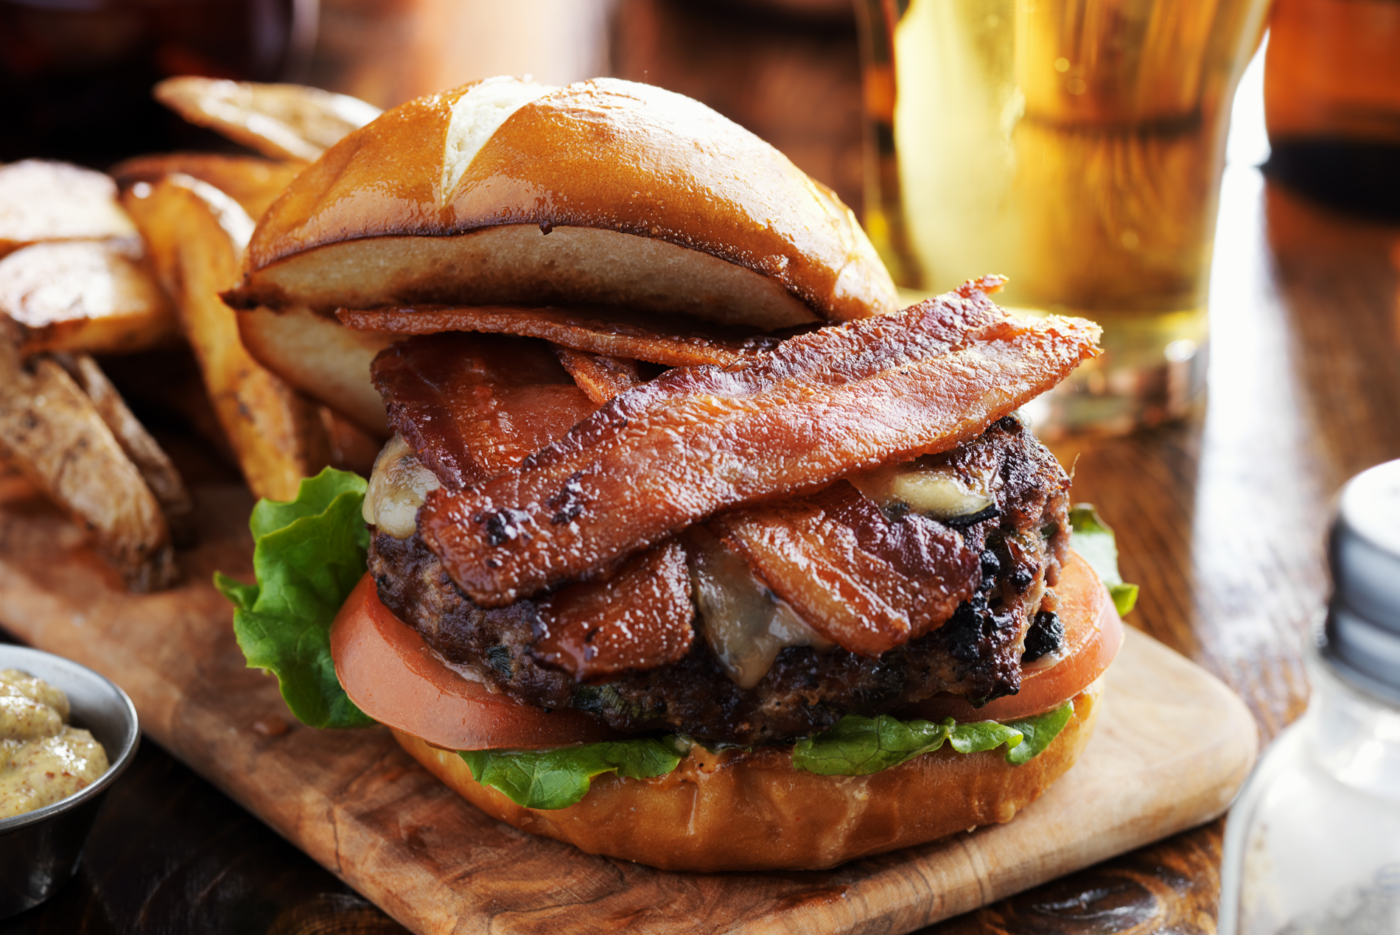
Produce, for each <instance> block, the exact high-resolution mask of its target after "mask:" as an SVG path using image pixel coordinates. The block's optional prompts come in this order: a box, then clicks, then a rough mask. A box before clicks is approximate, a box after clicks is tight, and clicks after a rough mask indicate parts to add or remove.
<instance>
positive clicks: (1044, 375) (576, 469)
mask: <svg viewBox="0 0 1400 935" xmlns="http://www.w3.org/2000/svg"><path fill="white" fill-rule="evenodd" d="M989 285H992V286H994V285H995V283H991V284H988V283H979V284H969V285H967V286H964V287H963V288H962V289H960V290H959V291H958V292H956V293H949V294H947V295H944V296H940V297H938V298H936V299H931V300H928V301H925V302H922V303H920V304H918V305H915V306H912V307H910V308H908V309H906V310H904V311H903V312H899V313H896V314H893V315H888V316H883V317H878V318H871V319H865V320H862V321H857V322H853V323H850V324H846V325H842V326H839V327H831V328H826V329H823V330H821V331H817V332H813V333H810V334H805V335H801V336H799V337H795V338H791V339H789V340H787V341H784V342H783V343H782V344H781V345H780V346H779V347H778V348H777V349H776V350H775V351H774V352H773V353H772V354H771V355H768V356H766V357H764V358H762V359H760V360H759V361H757V362H754V363H751V364H747V365H744V366H741V367H735V368H731V369H721V368H718V367H693V368H678V369H676V370H672V371H669V372H667V373H665V374H663V375H662V376H661V377H659V378H657V379H656V380H653V381H652V382H650V383H647V384H645V385H643V386H640V387H637V388H636V389H633V390H631V391H629V392H627V393H624V394H622V395H620V396H618V397H617V398H615V399H614V400H613V401H612V402H610V403H608V404H607V405H606V406H604V407H603V408H602V409H600V410H599V411H597V412H596V413H594V414H593V415H592V416H590V417H589V418H587V419H585V420H584V421H583V422H581V423H580V424H579V425H577V426H576V427H575V428H574V429H573V430H572V431H570V432H569V433H568V434H567V435H566V436H564V437H563V438H561V439H560V440H558V441H557V442H555V443H553V444H551V445H549V446H548V447H546V448H544V449H543V450H541V451H540V452H538V453H537V454H535V455H532V456H531V457H529V458H527V459H526V460H525V461H524V462H522V463H521V464H520V465H519V466H517V467H515V468H513V469H511V470H509V471H507V472H505V473H503V474H501V475H499V476H497V477H495V478H493V479H491V480H488V481H484V482H482V483H479V484H476V485H475V486H471V487H467V488H465V489H461V490H457V491H448V490H438V491H434V492H433V493H432V494H430V495H429V497H428V500H427V502H426V504H425V505H424V507H423V509H422V511H421V513H420V514H419V530H420V534H421V535H422V536H423V539H424V541H425V542H426V543H427V545H428V546H429V548H431V549H432V550H433V551H434V552H435V553H436V554H437V555H439V556H440V557H441V558H442V561H443V565H444V567H445V568H446V570H447V572H448V574H449V575H450V576H451V577H452V579H453V581H455V582H456V583H457V585H458V586H460V587H461V588H462V589H463V590H464V591H465V592H466V593H467V594H468V595H469V596H470V597H471V598H472V600H474V601H476V602H477V603H478V604H480V605H482V606H486V607H500V606H504V605H507V604H510V603H512V602H514V601H515V600H517V599H519V598H521V597H525V596H529V595H532V594H535V593H537V592H539V591H541V590H544V589H546V588H552V587H556V586H558V585H561V584H564V583H565V582H568V581H572V580H575V579H579V578H585V577H591V576H605V575H606V574H607V573H608V572H610V571H611V570H613V569H614V568H616V567H617V566H618V564H619V562H621V561H622V560H623V559H624V558H626V557H627V556H628V555H630V554H631V553H633V552H636V551H638V550H639V549H642V548H645V547H647V546H650V545H652V544H654V543H657V542H660V541H661V540H662V539H664V538H665V537H666V536H668V535H670V534H672V533H674V532H677V531H679V530H681V529H683V528H685V527H686V526H689V525H690V524H692V523H694V522H696V521H697V520H700V519H702V518H704V517H706V516H709V515H711V514H713V513H715V512H717V511H719V510H721V509H723V508H726V507H732V506H737V505H740V504H744V503H749V502H754V501H759V500H766V499H770V498H775V497H778V496H781V495H783V494H787V493H792V492H798V491H803V490H814V489H816V488H819V487H822V486H825V485H827V484H829V483H831V482H832V481H834V480H837V479H838V478H841V477H843V476H845V475H847V474H850V473H852V472H854V471H859V470H864V469H869V468H873V467H875V466H878V465H880V464H884V463H888V462H891V461H895V460H903V459H908V458H911V457H914V456H916V455H919V454H924V453H930V452H939V451H945V450H948V449H950V448H952V447H954V446H956V445H958V444H959V443H961V442H963V441H966V440H968V439H971V438H973V437H975V436H977V435H979V434H980V433H982V432H983V431H984V430H985V429H986V428H987V427H988V426H989V425H990V424H991V423H992V422H994V421H996V420H997V419H999V418H1001V417H1003V416H1005V415H1007V414H1008V413H1010V412H1011V411H1013V410H1014V409H1016V408H1017V407H1019V406H1021V405H1022V404H1023V403H1025V402H1027V401H1028V400H1030V399H1032V398H1033V397H1035V396H1036V395H1038V394H1040V393H1041V392H1044V391H1045V390H1047V389H1049V388H1050V387H1051V386H1053V385H1054V384H1055V383H1057V382H1059V381H1060V380H1061V379H1063V378H1064V377H1065V376H1066V375H1068V373H1069V372H1070V371H1071V370H1072V369H1073V368H1074V367H1075V366H1076V365H1077V364H1078V363H1079V362H1080V361H1082V360H1084V359H1086V358H1088V357H1091V356H1093V355H1094V354H1095V353H1096V350H1095V346H1094V344H1095V341H1096V339H1097V337H1098V333H1099V329H1098V327H1097V326H1096V325H1094V324H1093V323H1091V322H1087V321H1082V320H1079V319H1064V318H1053V319H1046V320H1036V321H1025V320H1019V319H1015V318H1012V317H1011V316H1009V315H1008V314H1007V313H1006V312H1004V311H1002V310H1001V309H999V308H997V307H996V305H994V304H993V303H992V301H991V300H990V299H988V298H987V297H986V295H985V290H986V289H987V288H988V286H989Z"/></svg>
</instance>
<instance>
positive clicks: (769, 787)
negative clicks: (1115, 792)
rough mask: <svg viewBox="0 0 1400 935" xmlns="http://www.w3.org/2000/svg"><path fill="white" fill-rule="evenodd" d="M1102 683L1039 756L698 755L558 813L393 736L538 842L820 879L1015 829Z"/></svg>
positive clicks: (660, 862)
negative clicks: (826, 771) (519, 800)
mask: <svg viewBox="0 0 1400 935" xmlns="http://www.w3.org/2000/svg"><path fill="white" fill-rule="evenodd" d="M1099 692H1100V683H1099V682H1095V683H1094V684H1093V685H1090V686H1089V687H1088V688H1086V689H1085V690H1084V691H1082V692H1080V693H1079V694H1078V695H1077V696H1075V699H1074V717H1073V718H1072V719H1071V720H1070V722H1069V724H1068V725H1066V727H1065V729H1064V730H1063V731H1061V732H1060V734H1059V736H1057V737H1056V738H1055V739H1054V740H1053V741H1052V742H1051V744H1050V746H1049V747H1047V748H1046V749H1045V750H1044V751H1043V752H1041V754H1040V755H1039V756H1037V757H1035V758H1034V759H1032V760H1031V761H1030V762H1028V763H1025V764H1023V765H1021V766H1011V765H1010V764H1008V763H1007V762H1006V757H1005V755H1004V754H1003V753H1002V752H1001V751H997V750H993V751H990V752H986V753H971V754H963V753H956V752H954V751H953V750H952V749H950V748H948V747H944V748H943V749H941V750H938V751H936V752H934V753H931V754H925V755H924V756H920V757H916V758H915V759H913V760H910V761H909V762H907V763H904V764H902V765H900V766H896V767H893V768H891V769H886V770H882V771H880V772H878V773H873V774H871V775H869V776H818V775H816V774H814V773H808V772H803V771H801V770H796V769H793V767H792V765H791V757H790V755H789V753H788V751H787V750H783V749H772V748H766V749H760V750H756V751H754V752H752V753H746V752H743V751H728V752H725V753H722V754H718V755H714V756H709V755H704V756H702V755H698V754H700V753H701V751H699V748H696V752H693V753H692V754H691V755H690V756H689V757H687V758H686V759H685V760H684V761H682V763H681V766H680V768H679V769H677V770H676V771H675V772H673V773H671V774H669V775H667V776H662V777H659V778H656V779H624V778H619V777H617V776H614V775H603V776H599V777H598V778H596V779H594V780H593V788H592V789H591V790H590V791H589V793H588V794H587V795H586V796H584V797H583V800H582V801H580V802H578V803H577V804H575V805H571V806H569V807H568V808H564V809H559V810H557V811H541V810H537V809H529V808H522V807H520V806H519V805H516V804H515V803H514V802H512V801H511V800H510V799H508V798H506V797H505V796H504V795H502V794H501V793H499V792H497V791H496V790H495V789H492V788H490V787H488V786H483V785H481V784H479V783H477V782H476V781H474V780H473V779H472V775H471V770H470V769H468V768H467V765H466V763H465V762H463V760H462V758H461V757H459V756H458V755H457V754H455V753H452V752H450V751H447V750H441V749H439V748H437V747H433V746H430V745H428V744H427V743H425V742H424V741H422V740H419V739H418V738H417V737H413V736H411V735H408V734H403V733H399V732H397V731H395V734H394V736H395V737H397V738H398V741H399V743H400V744H402V745H403V748H404V749H405V750H407V751H408V752H409V753H410V754H411V755H412V756H413V757H414V758H415V759H417V760H418V761H419V762H420V763H422V764H423V765H424V766H426V767H427V768H428V770H429V771H430V772H432V774H433V775H435V776H437V777H438V779H440V780H442V781H443V782H444V783H446V784H447V785H448V786H450V787H452V789H454V790H455V791H456V792H458V793H460V794H461V795H462V796H463V797H465V798H466V799H467V801H469V802H471V803H472V804H473V805H475V806H476V807H477V808H479V809H481V810H482V811H483V812H485V813H486V814H488V815H490V816H492V817H493V818H496V819H499V820H500V821H504V822H506V823H507V824H511V825H514V826H515V827H517V828H520V829H521V830H524V831H529V832H530V833H532V834H539V835H544V836H546V837H551V838H555V839H556V840H559V841H565V842H567V843H569V844H572V845H574V846H575V847H578V848H579V849H581V850H584V851H587V852H589V853H590V854H604V855H606V856H609V857H620V858H624V859H626V860H635V861H637V862H638V863H643V864H648V865H650V866H653V867H660V868H661V869H663V870H686V871H699V872H711V871H719V870H749V871H753V870H822V869H825V868H828V867H834V866H836V865H837V864H842V863H845V862H846V861H849V860H854V859H856V858H858V857H866V856H869V855H871V854H880V853H884V852H885V851H892V850H895V849H896V848H901V847H909V846H912V845H915V844H923V843H925V842H928V841H933V840H936V839H938V838H942V837H946V836H947V835H950V834H954V833H956V832H958V831H969V830H971V829H973V828H975V827H977V826H978V825H985V824H991V823H993V822H1006V821H1010V820H1011V818H1012V816H1014V815H1015V814H1016V812H1018V811H1019V810H1020V809H1022V808H1024V807H1025V806H1026V805H1028V804H1030V803H1031V802H1032V801H1034V800H1035V799H1036V798H1037V797H1038V796H1039V795H1040V793H1041V792H1042V791H1043V790H1044V789H1045V788H1047V787H1048V786H1049V785H1050V784H1051V783H1052V782H1054V781H1055V780H1056V779H1058V778H1059V777H1060V776H1061V775H1062V774H1063V773H1064V772H1065V771H1066V770H1068V769H1069V768H1070V767H1071V766H1073V765H1074V761H1075V760H1076V759H1077V758H1078V756H1079V754H1080V752H1081V751H1082V750H1083V749H1084V745H1085V744H1086V743H1088V741H1089V736H1090V733H1091V732H1092V730H1093V725H1094V719H1095V717H1096V715H1097V702H1098V696H1099Z"/></svg>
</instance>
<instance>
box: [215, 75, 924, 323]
mask: <svg viewBox="0 0 1400 935" xmlns="http://www.w3.org/2000/svg"><path fill="white" fill-rule="evenodd" d="M503 116H504V120H503V121H502V120H501V118H502V117H503ZM498 122H499V124H498V125H497V123H498ZM493 129H494V132H489V133H488V132H487V131H491V130H493ZM226 298H227V299H228V300H229V301H230V303H231V304H234V305H235V306H236V307H239V308H244V309H251V308H255V307H257V306H259V305H266V306H269V307H271V308H275V309H285V308H289V307H297V306H305V307H309V308H311V309H312V310H313V311H315V312H318V313H321V314H329V313H331V312H333V311H334V310H335V309H336V308H337V307H339V306H346V307H350V308H374V307H379V306H386V305H403V304H414V303H426V302H450V303H459V304H490V303H549V304H563V303H575V304H578V303H588V304H625V305H627V306H629V307H631V308H633V309H650V310H654V311H657V312H686V313H689V314H692V315H697V316H699V317H703V318H710V319H715V320H720V321H725V322H742V323H745V324H751V325H759V326H762V327H767V328H778V327H783V326H786V325H796V324H802V323H805V322H810V321H814V320H816V321H848V320H851V319H855V318H863V317H866V316H869V315H874V314H880V313H883V312H887V311H892V310H894V309H895V308H896V303H897V298H896V294H895V290H894V285H893V283H892V282H891V280H890V277H889V274H888V273H887V272H886V271H885V268H884V266H883V265H882V264H881V262H880V260H879V258H878V256H877V255H876V254H875V251H874V250H873V249H872V247H871V246H870V242H869V240H868V239H867V238H866V237H865V234H864V233H863V232H862V231H861V229H860V226H859V224H857V223H856V220H855V218H854V216H853V215H852V214H851V212H850V210H849V209H848V208H846V206H845V205H843V204H841V202H840V201H839V200H838V199H837V198H836V196H835V195H834V194H833V193H832V192H831V191H829V190H828V189H826V188H825V187H823V186H821V185H819V184H817V183H816V182H813V181H812V180H811V179H810V178H808V177H807V176H806V175H805V174H804V173H803V172H802V171H801V170H799V169H798V168H796V167H795V166H794V165H793V164H792V163H791V162H789V161H788V159H787V158H786V157H784V156H783V155H782V154H781V153H779V152H778V151H777V150H775V149H774V148H773V147H771V146H769V145H768V144H767V143H764V142H763V141H762V140H760V139H758V138H757V137H756V136H754V135H753V134H752V133H749V132H748V131H747V130H744V129H743V128H742V127H740V126H738V125H737V124H735V123H733V122H731V121H729V120H726V119H725V118H724V117H721V116H720V115H719V114H717V113H715V112H714V111H712V110H710V109H709V108H707V107H705V106H704V105H703V104H700V103H698V102H696V101H693V100H691V99H689V98H686V97H683V96H681V95H678V94H673V93H671V92H669V91H663V90H661V89H659V88H655V87H651V86H648V85H642V84H634V83H631V82H627V81H619V80H615V79H598V80H596V81H588V82H581V83H578V84H573V85H569V86H568V87H565V88H558V89H547V88H543V87H540V86H538V85H533V84H531V83H528V82H521V81H516V80H515V79H511V78H495V79H490V80H488V81H485V82H477V83H475V84H471V85H466V86H464V87H461V88H458V89H456V90H454V91H449V92H446V93H444V94H438V95H434V96H432V97H426V98H420V99H419V100H415V101H411V102H409V103H407V104H404V105H403V106H401V107H398V108H396V109H394V110H391V111H389V112H388V113H386V114H384V115H383V116H382V117H380V118H379V119H378V120H375V121H374V122H373V123H371V124H369V125H368V126H366V127H364V128H362V129H360V130H357V131H355V132H353V133H351V134H350V135H349V136H347V137H346V138H345V139H343V140H341V141H340V142H339V143H337V144H336V145H335V146H334V147H332V148H331V149H330V150H329V151H328V152H326V154H325V155H324V156H323V157H322V158H321V159H320V160H318V161H317V162H316V163H315V164H313V165H312V166H311V167H309V168H308V169H307V170H306V171H305V172H303V173H302V174H301V175H300V176H299V177H298V178H297V179H296V181H295V182H293V183H292V185H291V186H290V187H289V188H288V189H287V191H286V193H285V194H284V195H283V196H282V198H281V199H279V200H278V201H277V202H276V203H275V204H274V205H273V206H272V207H271V209H269V211H268V212H267V214H266V215H265V216H264V217H263V219H262V221H261V222H260V223H259V225H258V229H257V232H256V233H255V234H254V235H253V238H252V242H251V243H250V244H249V247H248V252H247V256H246V263H245V275H244V277H243V279H242V281H241V283H240V284H239V285H238V287H237V288H235V289H234V290H232V291H231V292H230V293H229V294H228V295H227V296H226Z"/></svg>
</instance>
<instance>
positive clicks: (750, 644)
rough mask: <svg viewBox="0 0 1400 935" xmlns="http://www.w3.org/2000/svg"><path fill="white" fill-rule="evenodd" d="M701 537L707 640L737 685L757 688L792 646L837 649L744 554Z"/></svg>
mask: <svg viewBox="0 0 1400 935" xmlns="http://www.w3.org/2000/svg"><path fill="white" fill-rule="evenodd" d="M696 539H697V540H698V541H699V550H700V553H701V554H700V555H699V560H698V561H695V562H693V563H692V564H691V579H692V581H693V582H694V585H695V603H696V604H697V606H698V607H699V608H700V616H701V618H702V619H703V620H704V627H703V630H704V634H705V640H706V641H707V642H708V643H709V644H710V649H711V650H713V651H714V654H715V658H717V659H718V660H719V664H720V667H721V668H722V669H724V671H725V674H726V675H728V676H729V678H730V679H732V680H733V682H734V683H735V684H736V685H738V686H739V687H740V688H753V687H754V686H755V685H757V684H758V683H759V682H760V681H762V680H763V677H764V676H765V675H767V674H768V670H769V669H770V668H772V666H773V660H775V659H777V658H778V653H780V652H782V651H783V650H784V649H786V648H787V647H789V646H813V647H816V648H817V649H823V650H824V649H830V648H832V647H833V646H834V645H835V644H833V643H832V642H831V641H830V640H827V639H825V638H824V637H822V636H821V634H819V633H817V631H815V630H813V629H812V628H811V627H809V626H807V624H805V623H803V622H802V620H801V618H799V617H798V616H797V614H795V613H794V612H793V610H792V608H791V607H789V606H788V605H787V604H786V603H785V602H784V601H782V600H780V599H779V598H778V597H777V596H776V595H775V594H774V593H773V592H772V591H771V590H769V589H768V588H767V586H765V585H764V584H763V582H762V581H760V580H759V579H758V578H757V577H756V576H755V575H754V573H753V571H752V570H751V569H750V568H749V565H748V563H747V562H746V561H744V559H743V558H742V557H741V556H739V555H737V554H735V553H734V552H733V551H732V550H730V549H729V548H727V547H726V546H725V545H724V544H723V543H722V542H720V541H719V540H718V539H714V538H710V537H703V538H702V537H698V536H697V537H696Z"/></svg>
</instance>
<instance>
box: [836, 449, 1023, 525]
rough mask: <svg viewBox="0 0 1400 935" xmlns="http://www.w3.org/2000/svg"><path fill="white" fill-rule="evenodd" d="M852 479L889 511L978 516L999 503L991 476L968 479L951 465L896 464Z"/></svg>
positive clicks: (881, 506) (937, 515)
mask: <svg viewBox="0 0 1400 935" xmlns="http://www.w3.org/2000/svg"><path fill="white" fill-rule="evenodd" d="M850 482H851V483H852V484H854V485H855V486H856V488H857V489H858V490H860V492H861V493H863V494H865V495H866V496H867V497H869V498H870V499H871V500H874V501H875V502H876V503H878V504H879V505H880V508H881V509H883V510H885V511H886V512H889V511H890V510H892V509H895V508H899V507H904V508H908V509H910V510H913V511H914V512H916V513H923V514H926V515H928V516H932V517H933V518H935V519H943V520H946V519H957V518H959V517H965V516H975V515H976V514H978V513H981V512H982V511H983V510H985V509H986V508H987V507H989V506H992V505H993V504H994V503H995V502H996V501H995V500H993V499H992V495H991V491H990V490H989V489H988V488H989V486H990V484H989V479H988V478H972V479H970V480H969V479H966V478H963V477H962V476H960V475H959V474H958V472H957V471H956V470H954V469H953V468H952V467H951V466H949V465H923V464H920V463H919V462H917V461H915V462H911V463H908V464H893V465H889V466H887V467H882V468H876V469H875V470H873V471H868V472H866V473H864V474H859V475H855V476H853V477H851V478H850Z"/></svg>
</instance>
